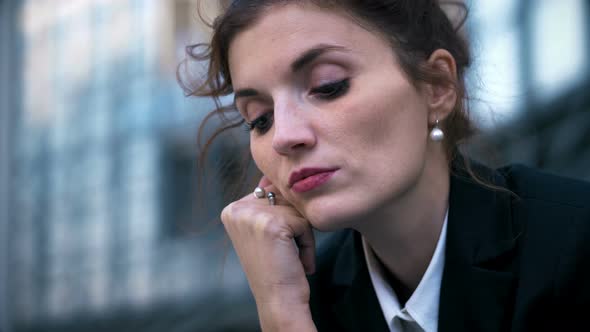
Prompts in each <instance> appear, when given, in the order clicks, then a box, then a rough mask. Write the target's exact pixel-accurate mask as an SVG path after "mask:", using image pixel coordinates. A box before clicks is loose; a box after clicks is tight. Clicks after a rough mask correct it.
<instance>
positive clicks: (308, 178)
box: [289, 168, 337, 192]
mask: <svg viewBox="0 0 590 332" xmlns="http://www.w3.org/2000/svg"><path fill="white" fill-rule="evenodd" d="M336 170H337V169H335V168H304V169H301V170H299V171H295V172H293V173H291V176H290V177H289V187H290V188H291V189H292V190H293V191H295V192H306V191H309V190H312V189H314V188H316V187H318V186H320V185H322V184H324V183H326V182H327V181H328V180H329V179H330V178H331V177H332V175H333V174H334V173H335V172H336Z"/></svg>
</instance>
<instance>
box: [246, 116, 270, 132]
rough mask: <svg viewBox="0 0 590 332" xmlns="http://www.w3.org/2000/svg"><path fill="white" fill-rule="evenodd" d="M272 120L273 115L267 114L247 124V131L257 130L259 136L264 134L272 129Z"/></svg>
mask: <svg viewBox="0 0 590 332" xmlns="http://www.w3.org/2000/svg"><path fill="white" fill-rule="evenodd" d="M272 120H273V113H272V112H268V113H265V114H263V115H261V116H259V117H257V118H256V119H254V120H252V122H246V129H247V130H248V131H252V130H256V132H258V134H264V133H266V132H267V131H268V130H269V129H270V127H272Z"/></svg>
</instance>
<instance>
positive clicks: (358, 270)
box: [332, 232, 389, 332]
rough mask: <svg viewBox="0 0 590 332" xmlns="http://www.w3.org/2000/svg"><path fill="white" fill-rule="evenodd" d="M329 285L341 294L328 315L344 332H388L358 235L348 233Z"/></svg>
mask: <svg viewBox="0 0 590 332" xmlns="http://www.w3.org/2000/svg"><path fill="white" fill-rule="evenodd" d="M332 283H333V285H335V286H336V287H338V288H339V289H338V292H339V294H341V296H339V297H338V298H337V300H336V301H335V302H334V304H333V306H332V312H333V313H334V317H335V318H336V319H337V320H338V321H339V324H340V325H341V326H342V327H343V328H345V329H346V331H351V332H352V331H376V332H388V331H389V327H388V325H387V323H386V322H385V318H384V317H383V312H382V310H381V306H380V305H379V300H378V299H377V295H376V294H375V290H374V288H373V284H372V283H371V277H370V276H369V271H368V269H367V264H366V261H365V257H364V253H363V249H362V242H361V237H360V234H359V233H357V232H351V236H349V237H348V239H347V241H346V242H345V244H344V246H343V248H342V250H341V251H340V253H339V255H338V257H337V259H336V264H335V266H334V273H333V276H332Z"/></svg>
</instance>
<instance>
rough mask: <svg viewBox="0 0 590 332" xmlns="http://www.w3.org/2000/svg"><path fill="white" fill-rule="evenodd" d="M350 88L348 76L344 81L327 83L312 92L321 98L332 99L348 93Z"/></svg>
mask: <svg viewBox="0 0 590 332" xmlns="http://www.w3.org/2000/svg"><path fill="white" fill-rule="evenodd" d="M349 88H350V80H349V79H348V78H347V79H344V80H342V81H338V82H332V83H327V84H324V85H321V86H319V87H317V88H313V89H311V91H310V92H311V94H312V95H315V96H316V97H318V98H320V99H325V100H332V99H336V98H338V97H340V96H342V95H344V94H346V92H348V89H349Z"/></svg>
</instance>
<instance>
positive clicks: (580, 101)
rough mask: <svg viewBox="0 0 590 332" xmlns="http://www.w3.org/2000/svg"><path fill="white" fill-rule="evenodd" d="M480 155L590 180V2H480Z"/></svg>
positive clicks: (475, 13)
mask: <svg viewBox="0 0 590 332" xmlns="http://www.w3.org/2000/svg"><path fill="white" fill-rule="evenodd" d="M471 10H472V12H471V15H472V17H471V21H470V25H469V31H470V34H471V37H472V38H471V40H472V44H473V53H474V55H475V65H474V68H473V70H472V71H471V73H470V74H471V76H470V83H471V87H470V88H471V97H472V105H473V108H474V110H475V111H476V112H475V113H476V116H478V117H479V119H480V123H481V124H482V126H483V127H484V128H485V129H486V130H485V135H484V140H486V141H488V142H491V143H492V146H491V148H489V147H486V148H482V147H481V146H479V147H478V148H476V150H478V152H477V154H478V155H480V156H481V157H482V159H491V160H492V161H494V160H495V161H496V162H497V163H498V164H502V163H506V162H520V163H524V164H527V165H530V166H535V167H539V168H542V169H545V170H547V171H550V172H553V173H557V174H561V175H566V176H571V177H577V178H582V179H586V180H590V95H589V94H588V91H590V62H589V60H588V59H589V58H590V4H589V3H588V2H587V1H584V0H564V1H551V0H541V1H532V0H519V1H515V0H502V1H473V2H472V6H471Z"/></svg>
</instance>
